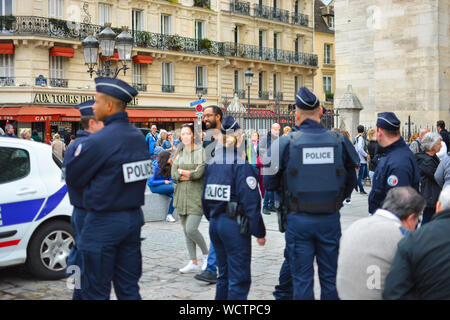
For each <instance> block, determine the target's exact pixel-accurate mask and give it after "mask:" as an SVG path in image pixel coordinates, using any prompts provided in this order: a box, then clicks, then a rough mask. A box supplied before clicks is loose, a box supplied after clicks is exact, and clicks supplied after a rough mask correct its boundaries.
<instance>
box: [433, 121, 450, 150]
mask: <svg viewBox="0 0 450 320" xmlns="http://www.w3.org/2000/svg"><path fill="white" fill-rule="evenodd" d="M436 128H437V131H438V132H439V134H440V135H441V137H442V141H444V142H445V145H446V146H447V148H448V147H449V145H450V137H449V136H448V131H447V130H446V129H445V122H444V121H443V120H439V121H438V122H437V123H436Z"/></svg>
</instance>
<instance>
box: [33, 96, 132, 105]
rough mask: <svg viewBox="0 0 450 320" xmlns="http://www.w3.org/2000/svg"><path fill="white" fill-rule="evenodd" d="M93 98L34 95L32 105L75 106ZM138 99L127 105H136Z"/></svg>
mask: <svg viewBox="0 0 450 320" xmlns="http://www.w3.org/2000/svg"><path fill="white" fill-rule="evenodd" d="M94 98H95V96H93V95H92V96H91V95H80V94H59V93H36V94H35V96H34V99H33V104H45V105H48V104H51V105H77V104H80V103H83V102H86V101H88V100H91V99H94ZM137 104H138V98H134V100H133V101H131V102H130V103H129V105H137Z"/></svg>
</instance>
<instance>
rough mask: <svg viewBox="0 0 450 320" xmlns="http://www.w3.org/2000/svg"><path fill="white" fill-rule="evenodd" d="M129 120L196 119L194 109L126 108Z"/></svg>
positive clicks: (185, 120)
mask: <svg viewBox="0 0 450 320" xmlns="http://www.w3.org/2000/svg"><path fill="white" fill-rule="evenodd" d="M127 113H128V117H129V119H130V122H189V121H193V120H195V119H197V117H196V116H195V110H155V109H148V110H145V109H127Z"/></svg>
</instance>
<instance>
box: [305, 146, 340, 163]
mask: <svg viewBox="0 0 450 320" xmlns="http://www.w3.org/2000/svg"><path fill="white" fill-rule="evenodd" d="M324 163H334V148H333V147H322V148H303V164H324Z"/></svg>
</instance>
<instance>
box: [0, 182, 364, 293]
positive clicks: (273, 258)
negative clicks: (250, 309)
mask: <svg viewBox="0 0 450 320" xmlns="http://www.w3.org/2000/svg"><path fill="white" fill-rule="evenodd" d="M366 191H367V192H369V191H370V188H366ZM367 216H368V212H367V195H360V194H359V193H356V192H354V193H353V199H352V204H351V205H350V206H345V207H343V208H342V210H341V225H342V231H343V232H344V231H345V229H346V228H347V227H348V226H349V225H350V224H351V223H352V222H354V221H356V220H358V219H360V218H363V217H367ZM263 218H264V222H265V225H266V229H267V236H266V239H267V243H266V245H265V246H264V247H260V246H258V244H257V243H256V240H255V239H253V241H252V245H253V254H252V285H251V287H250V294H249V297H248V298H249V299H251V300H272V299H274V298H273V295H272V292H273V290H274V287H275V285H277V283H278V275H279V272H280V268H281V265H282V263H283V251H284V247H285V240H284V234H282V233H280V232H279V231H278V222H277V215H276V214H275V213H272V214H271V215H270V216H267V215H263ZM208 226H209V223H208V221H207V220H206V219H205V218H203V219H202V222H201V223H200V227H199V229H200V232H201V233H202V234H203V236H204V237H205V240H206V241H207V243H208V244H209V235H208ZM142 237H144V238H146V239H145V240H144V241H143V242H142V257H143V263H142V271H143V272H142V277H141V280H140V292H141V296H142V298H143V299H145V300H175V299H178V300H200V299H203V300H212V299H214V296H215V285H209V284H207V283H204V282H201V281H197V280H195V279H194V274H180V273H179V272H178V269H180V268H182V267H184V266H185V265H186V263H187V262H188V260H189V258H188V254H187V249H186V243H185V239H184V234H183V230H182V227H181V224H180V222H179V221H177V222H175V223H168V222H151V223H147V224H145V225H144V227H143V228H142ZM197 256H198V257H199V259H200V261H199V262H200V263H201V252H200V251H198V252H197ZM315 295H316V298H319V297H320V285H319V281H318V276H317V267H316V280H315ZM71 298H72V291H71V290H69V289H68V288H67V286H66V280H65V279H62V280H57V281H41V280H37V279H35V278H33V276H31V275H30V274H29V273H28V272H26V271H25V270H24V268H23V267H11V268H7V269H2V270H1V272H0V300H11V299H36V300H41V299H45V300H70V299H71ZM111 298H112V299H115V295H114V290H112V293H111Z"/></svg>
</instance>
